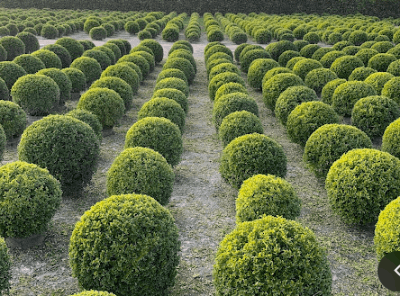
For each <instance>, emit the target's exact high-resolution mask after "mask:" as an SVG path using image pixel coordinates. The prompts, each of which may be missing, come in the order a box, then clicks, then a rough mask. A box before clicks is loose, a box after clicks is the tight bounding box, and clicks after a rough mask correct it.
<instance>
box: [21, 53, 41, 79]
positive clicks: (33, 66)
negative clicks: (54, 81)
mask: <svg viewBox="0 0 400 296" xmlns="http://www.w3.org/2000/svg"><path fill="white" fill-rule="evenodd" d="M13 62H14V63H16V64H17V65H20V66H21V67H22V68H24V70H25V71H26V73H27V74H35V73H36V72H38V71H39V70H41V69H44V68H46V66H45V64H44V63H43V62H42V60H41V59H39V58H37V57H35V56H33V55H31V54H21V55H19V56H17V57H16V58H15V59H14V60H13Z"/></svg>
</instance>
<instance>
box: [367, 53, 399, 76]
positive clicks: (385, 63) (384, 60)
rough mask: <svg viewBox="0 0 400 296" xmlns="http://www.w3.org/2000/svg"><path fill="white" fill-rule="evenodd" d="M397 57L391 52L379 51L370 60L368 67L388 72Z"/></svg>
mask: <svg viewBox="0 0 400 296" xmlns="http://www.w3.org/2000/svg"><path fill="white" fill-rule="evenodd" d="M396 60H397V59H396V57H395V56H394V55H392V54H389V53H378V54H376V55H374V56H373V57H371V58H370V59H369V60H368V67H371V68H373V69H375V70H377V71H378V72H386V70H387V68H388V67H389V65H390V64H391V63H392V62H394V61H396Z"/></svg>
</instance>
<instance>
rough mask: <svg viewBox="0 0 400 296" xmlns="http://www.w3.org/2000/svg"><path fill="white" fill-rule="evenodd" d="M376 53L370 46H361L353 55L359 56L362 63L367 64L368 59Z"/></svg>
mask: <svg viewBox="0 0 400 296" xmlns="http://www.w3.org/2000/svg"><path fill="white" fill-rule="evenodd" d="M378 53H379V52H378V51H376V50H375V49H372V48H362V49H360V50H359V51H358V52H357V53H356V54H355V56H356V57H357V58H359V59H360V60H361V61H362V62H363V63H364V65H368V61H369V59H370V58H372V57H373V56H374V55H377V54H378Z"/></svg>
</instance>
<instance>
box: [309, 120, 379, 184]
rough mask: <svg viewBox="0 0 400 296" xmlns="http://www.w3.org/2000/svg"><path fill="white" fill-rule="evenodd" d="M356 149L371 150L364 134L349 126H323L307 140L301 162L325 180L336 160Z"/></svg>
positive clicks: (368, 140)
mask: <svg viewBox="0 0 400 296" xmlns="http://www.w3.org/2000/svg"><path fill="white" fill-rule="evenodd" d="M357 148H372V142H371V140H370V138H369V137H368V136H367V134H366V133H364V132H363V131H361V130H359V129H358V128H356V127H354V126H350V125H345V124H325V125H323V126H321V127H319V128H318V129H317V130H316V131H315V132H313V133H312V134H311V136H310V137H309V138H308V140H307V142H306V145H305V147H304V154H303V160H304V162H305V163H307V166H308V168H309V169H310V170H311V171H312V172H313V173H314V174H315V175H316V176H317V177H323V178H325V177H326V175H327V173H328V171H329V168H330V167H331V166H332V164H333V163H334V162H335V161H336V160H338V159H339V158H340V157H341V156H342V155H343V154H344V153H346V152H348V151H350V150H352V149H357Z"/></svg>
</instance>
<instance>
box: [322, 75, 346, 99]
mask: <svg viewBox="0 0 400 296" xmlns="http://www.w3.org/2000/svg"><path fill="white" fill-rule="evenodd" d="M345 82H347V80H346V79H342V78H337V79H334V80H332V81H329V82H328V83H327V84H325V86H324V87H323V88H322V91H321V100H322V102H324V103H326V104H329V105H331V104H332V96H333V93H334V92H335V90H336V88H337V87H338V86H339V85H341V84H343V83H345Z"/></svg>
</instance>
